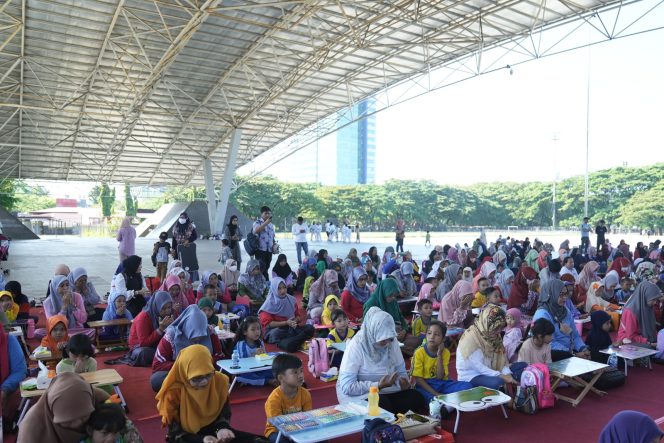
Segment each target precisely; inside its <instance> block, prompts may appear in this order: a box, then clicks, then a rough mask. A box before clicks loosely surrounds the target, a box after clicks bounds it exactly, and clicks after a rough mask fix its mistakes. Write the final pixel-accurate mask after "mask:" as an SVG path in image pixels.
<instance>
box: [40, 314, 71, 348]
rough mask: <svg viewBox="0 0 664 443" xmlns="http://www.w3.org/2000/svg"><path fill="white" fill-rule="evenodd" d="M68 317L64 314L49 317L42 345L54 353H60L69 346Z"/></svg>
mask: <svg viewBox="0 0 664 443" xmlns="http://www.w3.org/2000/svg"><path fill="white" fill-rule="evenodd" d="M67 323H68V322H67V319H66V318H65V316H64V315H54V316H53V317H51V318H49V319H48V322H47V327H46V331H47V334H46V337H44V338H42V341H41V346H43V347H45V348H48V350H49V351H51V354H52V355H60V354H61V353H62V350H63V349H65V347H66V346H67V339H69V337H68V336H67Z"/></svg>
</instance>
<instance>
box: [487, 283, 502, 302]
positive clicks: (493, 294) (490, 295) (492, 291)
mask: <svg viewBox="0 0 664 443" xmlns="http://www.w3.org/2000/svg"><path fill="white" fill-rule="evenodd" d="M482 295H484V296H485V297H486V304H488V305H496V306H500V304H501V303H503V299H502V297H501V296H500V290H499V289H498V288H496V287H495V286H491V287H489V288H486V289H485V290H484V293H483V294H482Z"/></svg>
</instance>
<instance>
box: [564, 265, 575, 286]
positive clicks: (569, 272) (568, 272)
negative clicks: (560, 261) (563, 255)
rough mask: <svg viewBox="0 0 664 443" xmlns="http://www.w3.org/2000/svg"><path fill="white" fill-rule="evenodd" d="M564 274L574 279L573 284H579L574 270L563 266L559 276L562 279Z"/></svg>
mask: <svg viewBox="0 0 664 443" xmlns="http://www.w3.org/2000/svg"><path fill="white" fill-rule="evenodd" d="M565 274H570V275H571V276H572V277H574V281H575V282H577V283H578V282H579V273H578V272H576V269H574V268H572V269H569V268H568V267H566V266H563V268H562V269H561V270H560V276H561V277H562V276H563V275H565Z"/></svg>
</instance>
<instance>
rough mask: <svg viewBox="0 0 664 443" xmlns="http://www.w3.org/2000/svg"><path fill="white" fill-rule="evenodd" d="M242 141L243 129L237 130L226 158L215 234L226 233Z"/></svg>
mask: <svg viewBox="0 0 664 443" xmlns="http://www.w3.org/2000/svg"><path fill="white" fill-rule="evenodd" d="M240 140H242V129H241V128H235V129H233V132H232V134H231V144H230V146H229V149H228V156H227V157H226V166H225V167H224V178H223V179H222V181H221V192H220V193H219V205H217V216H216V220H215V229H214V233H215V234H221V233H223V232H224V224H225V222H226V210H227V209H228V200H229V198H230V196H231V186H232V185H233V177H234V176H235V165H236V163H237V153H238V151H239V148H240Z"/></svg>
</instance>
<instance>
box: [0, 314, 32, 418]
mask: <svg viewBox="0 0 664 443" xmlns="http://www.w3.org/2000/svg"><path fill="white" fill-rule="evenodd" d="M27 369H28V368H27V365H26V364H25V358H24V357H23V350H22V349H21V345H20V344H19V342H18V339H17V338H16V337H14V336H13V335H9V334H7V333H6V332H5V329H4V328H3V327H2V326H1V325H0V411H1V412H2V415H0V420H5V421H6V422H7V423H9V422H10V420H12V419H13V418H14V416H15V414H16V411H17V408H18V405H19V402H20V395H19V389H18V388H19V385H20V383H21V381H23V379H24V378H25V374H26V371H27Z"/></svg>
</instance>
